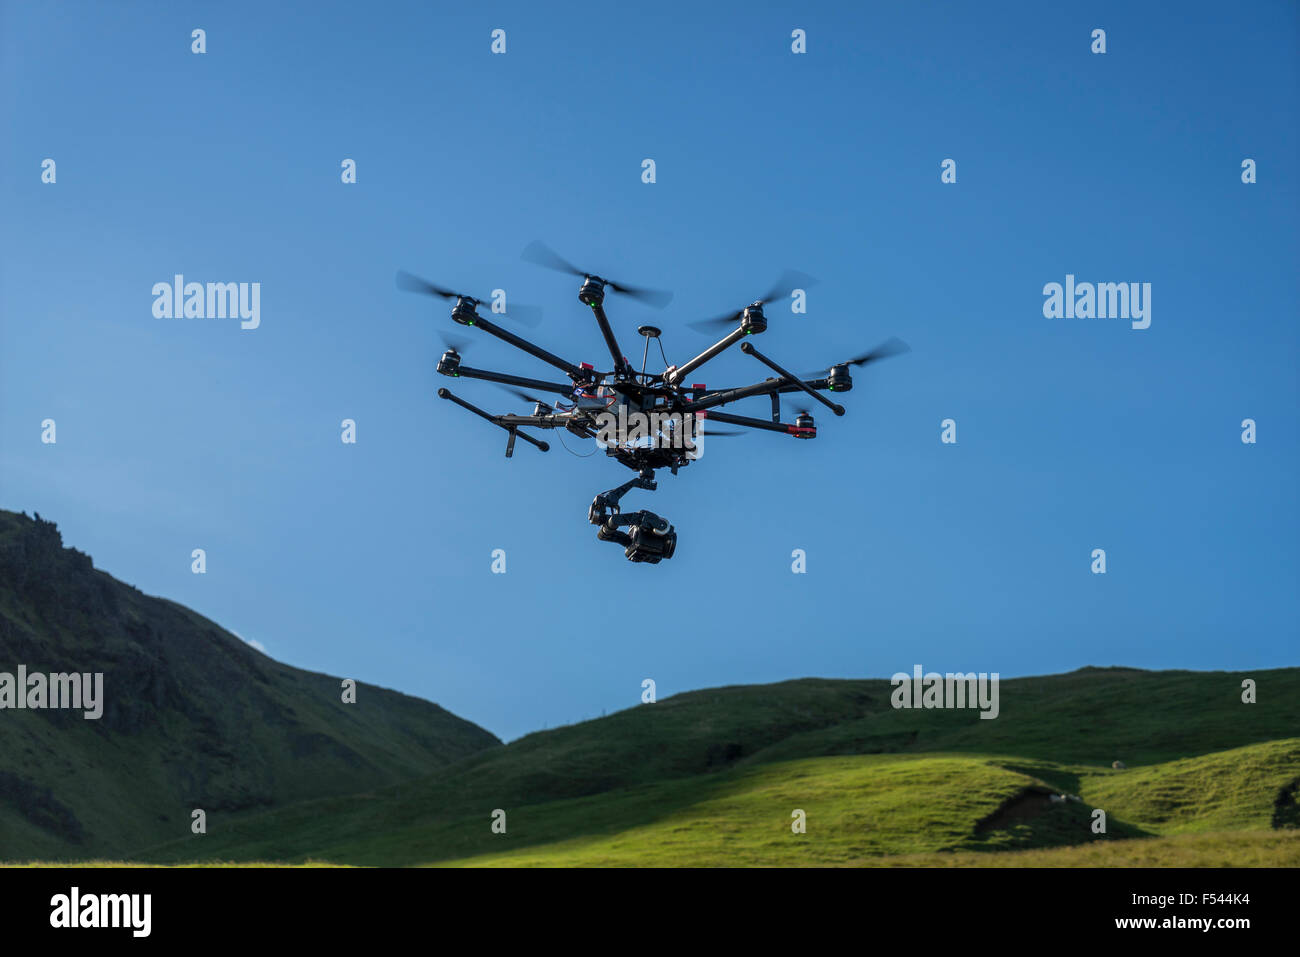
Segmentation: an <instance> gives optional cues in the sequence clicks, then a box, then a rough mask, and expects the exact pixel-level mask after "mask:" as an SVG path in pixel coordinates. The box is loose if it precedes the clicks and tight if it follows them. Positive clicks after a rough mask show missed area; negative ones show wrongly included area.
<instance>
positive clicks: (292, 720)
mask: <svg viewBox="0 0 1300 957" xmlns="http://www.w3.org/2000/svg"><path fill="white" fill-rule="evenodd" d="M20 664H21V665H26V666H27V668H28V670H29V672H37V671H41V672H70V671H76V672H92V673H93V672H97V671H102V672H103V673H104V698H105V705H104V714H103V717H102V718H101V719H99V720H98V721H88V720H85V719H84V718H83V716H82V713H81V712H79V711H77V712H72V711H53V710H44V711H32V710H21V711H20V710H9V709H5V710H3V711H0V859H5V860H15V859H22V858H31V857H43V858H61V857H63V858H71V857H75V858H86V857H94V856H117V855H122V854H125V853H126V852H128V851H130V850H131V849H133V848H138V847H140V846H142V845H149V844H155V843H158V842H161V841H165V840H170V839H174V838H175V837H177V836H179V835H183V834H188V833H189V828H190V814H191V811H192V810H193V809H195V808H202V809H204V810H205V811H206V812H207V814H208V818H209V822H208V823H209V827H212V828H218V829H219V828H220V826H221V822H222V821H223V820H226V819H228V818H229V817H230V816H231V815H235V814H237V813H240V812H248V811H249V810H253V809H265V808H274V807H279V806H282V805H287V804H291V803H293V802H297V801H302V800H304V799H307V798H315V797H320V796H322V795H337V794H347V793H351V792H356V791H359V790H361V789H363V788H373V787H382V786H384V785H388V784H393V783H396V782H400V781H403V780H408V779H411V778H415V777H423V776H426V775H429V774H431V773H433V772H434V771H436V770H437V769H439V768H441V767H443V766H445V765H446V764H448V763H449V762H452V761H455V760H458V759H461V758H464V757H465V756H466V755H469V754H473V753H474V752H477V751H479V750H482V749H483V748H487V747H492V746H495V745H498V744H499V742H498V741H497V739H496V738H495V737H494V736H493V735H491V734H489V733H488V732H487V731H484V730H483V729H482V728H479V727H477V726H476V725H473V724H471V723H470V722H468V721H464V720H462V719H460V718H458V717H456V716H455V715H453V714H450V713H449V712H447V711H445V710H443V709H442V708H439V707H438V706H437V705H435V704H431V703H429V702H427V701H422V700H420V699H418V698H412V697H408V696H406V695H402V694H398V693H396V692H392V691H386V690H383V689H380V688H375V687H371V686H367V685H362V686H361V687H360V688H359V690H358V695H357V703H356V704H354V705H345V704H343V703H342V701H341V698H340V679H339V678H332V677H329V676H326V675H320V674H313V673H310V672H306V671H300V670H298V669H296V668H290V667H288V666H285V665H281V664H279V663H277V662H275V661H273V660H271V659H270V658H268V657H266V656H265V655H263V654H260V653H259V652H257V651H255V650H254V649H253V648H251V647H249V646H248V645H247V644H245V643H244V642H242V641H240V640H239V639H237V638H236V637H234V636H233V635H231V634H230V633H229V632H226V631H224V630H222V629H221V628H220V627H218V626H217V625H215V624H213V623H212V622H211V621H208V620H207V619H205V618H203V617H202V616H200V615H197V614H195V613H194V612H192V611H189V610H188V609H186V608H183V607H181V606H180V605H177V604H174V603H172V602H168V601H164V600H162V599H158V598H150V597H148V596H146V595H143V594H141V593H140V592H139V591H137V590H136V589H134V588H131V587H130V586H127V585H124V584H123V583H121V582H119V581H117V580H115V579H113V578H112V577H111V576H109V575H106V574H104V573H103V572H100V571H97V570H95V569H94V568H93V566H92V564H91V561H90V558H89V557H88V556H86V555H84V554H82V553H80V552H77V551H75V550H72V549H65V548H63V546H62V540H61V538H60V536H59V533H58V531H57V529H56V528H55V527H54V525H53V523H50V522H44V521H40V520H37V519H32V518H28V517H27V516H26V515H18V514H15V513H13V512H5V511H0V672H8V673H11V674H12V673H15V672H16V671H17V667H18V665H20Z"/></svg>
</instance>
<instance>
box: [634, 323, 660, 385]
mask: <svg viewBox="0 0 1300 957" xmlns="http://www.w3.org/2000/svg"><path fill="white" fill-rule="evenodd" d="M636 331H637V332H639V333H640V334H641V335H643V336H645V351H643V352H642V353H641V378H642V379H643V380H644V379H645V364H646V359H647V358H648V357H649V355H650V340H651V339H658V338H659V336H660V335H661V330H660V329H659V327H658V326H637V327H636ZM663 348H664V345H663V343H662V342H661V343H659V351H660V352H662V351H663Z"/></svg>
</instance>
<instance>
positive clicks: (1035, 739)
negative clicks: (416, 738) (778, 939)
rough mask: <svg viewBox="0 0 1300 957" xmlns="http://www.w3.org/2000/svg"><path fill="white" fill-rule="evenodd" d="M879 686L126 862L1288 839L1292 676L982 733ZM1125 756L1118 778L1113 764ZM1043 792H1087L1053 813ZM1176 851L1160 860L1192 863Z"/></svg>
mask: <svg viewBox="0 0 1300 957" xmlns="http://www.w3.org/2000/svg"><path fill="white" fill-rule="evenodd" d="M1244 677H1251V678H1254V679H1255V680H1256V681H1257V682H1258V686H1259V689H1260V701H1259V703H1258V704H1250V705H1247V704H1243V703H1242V702H1241V700H1240V687H1241V681H1242V679H1243V678H1244ZM889 690H890V687H889V685H888V683H887V682H883V681H824V680H811V679H810V680H802V681H792V682H784V683H781V684H776V685H768V686H761V687H736V688H720V689H713V690H709V691H702V692H694V693H689V694H683V695H678V696H676V697H673V698H670V699H666V700H664V701H661V702H659V703H656V704H652V705H642V706H640V707H637V708H634V709H630V710H628V711H624V712H620V713H618V714H615V715H612V716H610V717H607V718H602V719H599V720H595V721H589V722H584V723H583V724H579V725H574V726H570V727H567V728H561V729H557V730H554V731H547V732H542V733H538V734H533V735H529V736H528V737H526V738H523V739H520V740H519V741H516V742H514V743H512V744H510V745H507V746H505V747H503V748H497V749H493V750H490V751H484V752H482V753H480V754H478V755H475V756H473V757H470V758H467V759H465V760H462V761H459V762H456V763H454V764H453V765H451V766H449V767H448V768H447V769H445V770H444V771H443V772H442V773H441V774H440V775H439V776H438V777H437V778H433V779H425V780H423V781H418V782H409V783H406V784H403V785H400V786H396V787H392V788H386V789H382V790H377V791H375V792H373V793H370V794H365V795H354V796H349V797H340V798H332V799H327V800H321V801H314V802H309V803H305V804H301V805H297V806H293V807H288V808H284V809H281V810H278V811H276V812H273V813H268V814H260V815H248V816H244V817H241V818H240V819H238V820H233V821H231V822H229V826H228V827H227V828H225V829H223V831H222V832H221V833H220V834H209V835H206V836H204V837H203V838H199V839H186V840H182V841H179V842H173V843H170V844H168V845H165V846H161V847H156V848H152V849H149V850H146V851H143V852H141V853H140V854H139V857H140V858H141V859H144V860H153V861H159V862H177V861H185V860H191V859H207V860H248V861H256V860H308V859H314V860H323V861H330V862H336V863H352V864H388V865H392V864H406V865H409V864H420V863H472V864H501V863H505V864H613V863H617V864H707V865H717V864H742V863H748V864H863V863H891V862H899V863H903V862H906V861H912V862H916V861H918V860H920V859H921V858H922V857H924V856H925V855H927V854H929V855H933V854H942V855H954V854H955V855H958V856H960V858H961V859H963V860H968V861H971V862H978V861H980V860H989V861H992V860H993V858H992V857H990V856H989V855H990V854H991V853H992V852H999V851H1008V850H1011V849H1017V848H1030V849H1032V848H1052V847H1058V846H1064V845H1086V844H1090V843H1093V842H1094V841H1096V840H1100V841H1103V842H1107V843H1114V842H1116V841H1120V842H1123V841H1124V840H1125V839H1134V838H1144V837H1160V836H1165V835H1180V834H1183V833H1185V832H1194V831H1207V832H1209V831H1214V832H1216V833H1221V832H1230V833H1240V834H1244V835H1250V834H1257V833H1270V832H1271V833H1277V832H1276V831H1273V830H1272V829H1273V828H1275V827H1277V828H1282V827H1286V826H1287V825H1288V823H1294V822H1293V820H1292V818H1293V817H1294V815H1292V814H1291V812H1290V811H1289V810H1288V808H1289V807H1291V806H1293V799H1292V804H1290V805H1288V803H1287V801H1288V798H1287V795H1289V794H1292V793H1293V792H1294V789H1295V786H1296V783H1297V782H1300V741H1297V739H1296V737H1295V735H1296V734H1297V732H1300V669H1281V670H1274V671H1263V672H1253V673H1251V674H1250V675H1245V674H1231V673H1223V672H1219V673H1213V672H1212V673H1190V672H1142V671H1134V670H1130V669H1084V670H1083V671H1079V672H1075V673H1073V674H1068V675H1059V676H1051V677H1045V678H1025V679H1016V680H1013V681H1006V682H1004V683H1003V684H1002V689H1001V703H1002V714H1001V716H1000V717H999V718H998V719H996V720H991V721H990V720H980V719H979V718H978V717H977V715H976V713H975V712H961V711H923V712H918V711H897V710H894V709H892V708H891V707H890V706H889ZM1116 759H1119V760H1123V761H1124V762H1125V763H1126V764H1127V765H1128V766H1129V769H1128V770H1123V771H1115V770H1112V769H1111V767H1110V764H1111V762H1112V761H1113V760H1116ZM1056 792H1064V793H1067V794H1073V795H1078V796H1079V797H1080V798H1081V799H1082V800H1081V801H1078V802H1075V801H1067V802H1062V803H1059V804H1057V803H1053V802H1051V801H1050V798H1049V796H1048V795H1049V794H1051V793H1056ZM497 808H500V809H503V810H505V811H506V812H507V832H506V834H504V835H500V834H493V833H492V832H491V830H490V827H489V824H490V815H491V812H492V811H493V810H494V809H497ZM796 808H801V809H803V810H804V811H805V812H807V818H808V832H807V834H805V835H794V834H792V833H791V831H790V821H791V817H790V815H791V812H792V811H793V810H794V809H796ZM1094 808H1101V809H1103V810H1105V811H1106V814H1107V825H1108V826H1107V833H1106V835H1104V836H1102V837H1097V836H1094V835H1093V833H1092V831H1091V828H1090V826H1089V825H1090V823H1091V820H1092V818H1091V812H1092V810H1093V809H1094ZM1207 840H1208V838H1207ZM1220 840H1227V839H1226V838H1221V839H1220ZM1250 840H1251V839H1250V838H1249V837H1243V842H1245V843H1244V844H1243V846H1245V844H1249V842H1250ZM1143 843H1144V844H1146V845H1147V846H1150V844H1149V842H1143ZM1135 846H1136V845H1135ZM1206 846H1207V845H1206V844H1200V845H1197V847H1199V848H1201V849H1202V850H1203V849H1204V848H1205V847H1206ZM1250 846H1252V847H1253V846H1254V845H1253V844H1251V845H1250ZM1168 847H1172V848H1173V849H1172V850H1169V849H1168ZM1168 847H1167V848H1166V851H1165V852H1164V853H1165V854H1166V856H1168V855H1170V854H1173V855H1175V856H1176V855H1177V854H1179V853H1183V852H1184V851H1186V852H1187V853H1189V854H1191V853H1196V852H1194V851H1193V850H1189V848H1190V847H1191V845H1183V844H1179V845H1176V846H1174V845H1169V846H1168ZM1295 847H1296V845H1295V844H1294V843H1287V844H1285V848H1286V849H1287V850H1286V851H1284V852H1282V853H1284V854H1285V853H1290V854H1292V855H1294V852H1295ZM1099 853H1105V852H1099ZM918 855H919V857H918ZM982 855H983V856H982ZM996 856H997V857H998V858H999V859H1000V858H1001V857H1002V856H1003V855H1000V854H999V855H996ZM1249 856H1250V854H1247V853H1243V854H1242V855H1237V857H1236V858H1234V859H1238V858H1242V857H1249ZM1270 860H1271V858H1270ZM1292 860H1294V857H1292Z"/></svg>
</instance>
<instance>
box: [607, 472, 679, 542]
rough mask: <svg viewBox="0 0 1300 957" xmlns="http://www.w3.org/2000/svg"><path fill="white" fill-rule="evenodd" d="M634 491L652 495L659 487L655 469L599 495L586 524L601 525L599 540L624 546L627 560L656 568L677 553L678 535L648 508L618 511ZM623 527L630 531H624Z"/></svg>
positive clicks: (666, 520)
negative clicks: (644, 490) (619, 504)
mask: <svg viewBox="0 0 1300 957" xmlns="http://www.w3.org/2000/svg"><path fill="white" fill-rule="evenodd" d="M634 488H643V489H646V490H647V491H651V492H653V491H654V490H655V489H656V488H658V484H657V483H656V482H655V478H654V472H653V470H651V469H643V470H642V471H641V474H639V475H638V476H637V477H636V478H634V479H630V480H628V481H626V482H624V483H623V484H622V485H620V486H618V488H612V489H610V490H609V491H608V492H601V493H600V494H599V495H597V496H596V498H595V500H594V501H593V502H592V503H591V508H590V509H588V511H587V521H589V522H591V524H592V525H596V526H598V527H597V529H596V538H597V539H599V540H600V541H602V542H617V543H618V544H619V545H622V546H623V547H624V548H623V554H624V555H626V556H627V559H628V561H631V562H648V563H649V564H651V565H657V564H659V563H660V562H661V561H663V560H664V559H665V558H672V557H673V552H675V551H676V550H677V532H676V531H675V530H674V529H673V527H672V525H670V524H669V523H668V519H666V518H661V517H660V516H658V515H656V514H655V513H654V512H649V511H646V510H645V509H641V510H638V511H635V512H620V511H619V508H618V503H619V500H620V499H621V498H622V497H623V496H624V495H626V494H627V493H628V492H630V491H631V490H632V489H634ZM622 528H627V529H628V530H627V531H626V532H624V531H622V530H621V529H622Z"/></svg>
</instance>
